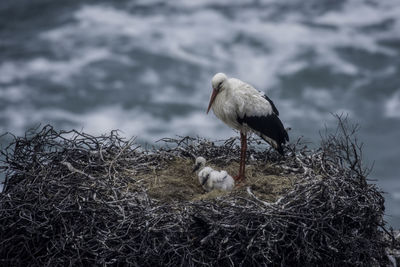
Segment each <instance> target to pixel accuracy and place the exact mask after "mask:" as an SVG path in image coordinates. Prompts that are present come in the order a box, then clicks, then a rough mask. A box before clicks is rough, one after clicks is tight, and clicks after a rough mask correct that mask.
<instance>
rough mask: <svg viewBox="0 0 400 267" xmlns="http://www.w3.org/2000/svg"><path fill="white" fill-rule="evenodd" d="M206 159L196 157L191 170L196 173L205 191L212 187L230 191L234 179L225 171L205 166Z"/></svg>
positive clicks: (210, 189)
mask: <svg viewBox="0 0 400 267" xmlns="http://www.w3.org/2000/svg"><path fill="white" fill-rule="evenodd" d="M205 164H206V159H205V158H203V157H197V158H196V162H195V165H194V167H193V172H195V171H197V170H200V171H199V173H198V178H199V183H200V184H201V186H202V187H203V188H204V190H206V191H207V192H209V191H212V190H214V189H219V190H223V191H230V190H232V189H233V187H234V186H235V180H234V179H233V178H232V176H230V175H229V174H228V173H227V172H226V171H216V170H214V169H213V168H211V167H205Z"/></svg>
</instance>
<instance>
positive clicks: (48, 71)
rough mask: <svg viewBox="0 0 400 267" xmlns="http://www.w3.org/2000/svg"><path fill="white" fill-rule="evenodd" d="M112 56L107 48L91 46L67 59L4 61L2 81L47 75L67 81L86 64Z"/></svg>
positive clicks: (0, 79)
mask: <svg viewBox="0 0 400 267" xmlns="http://www.w3.org/2000/svg"><path fill="white" fill-rule="evenodd" d="M110 58H114V56H111V53H110V52H109V51H108V50H107V49H103V48H100V49H96V48H91V49H87V50H80V51H79V53H76V54H75V55H73V56H72V58H70V59H68V60H65V61H61V60H50V59H47V58H44V57H37V58H34V59H31V60H27V61H25V62H4V63H2V64H1V65H0V82H4V83H10V82H13V81H17V80H19V79H26V78H28V77H35V78H37V77H43V76H45V78H46V79H49V80H52V81H54V82H59V83H67V82H69V81H70V79H71V77H72V76H73V75H77V74H80V73H81V71H82V69H83V68H84V67H85V66H87V65H89V64H91V63H93V62H96V61H100V60H104V59H110Z"/></svg>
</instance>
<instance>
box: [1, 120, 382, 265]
mask: <svg viewBox="0 0 400 267" xmlns="http://www.w3.org/2000/svg"><path fill="white" fill-rule="evenodd" d="M355 131H356V127H351V126H348V125H346V120H345V119H343V118H340V117H339V126H338V129H337V131H336V132H335V133H332V134H325V135H324V136H323V137H322V142H321V146H320V148H318V149H316V150H309V149H308V148H307V146H306V145H304V143H302V142H301V141H298V142H296V143H294V144H290V145H289V146H287V148H286V151H287V153H286V154H287V156H286V157H285V158H282V157H280V156H279V155H278V154H277V153H276V152H274V151H272V150H269V149H263V148H262V147H260V146H259V145H257V142H258V141H257V140H252V141H251V142H250V145H249V151H248V158H249V161H248V170H249V173H248V176H250V178H249V179H250V181H252V182H249V183H248V184H244V185H242V186H240V187H239V188H238V189H235V190H234V192H232V193H228V194H226V193H225V194H223V193H221V194H215V195H212V196H209V197H199V195H202V194H203V195H204V192H203V191H202V190H201V187H200V186H199V185H198V184H196V180H195V179H193V178H191V177H186V178H183V179H180V178H179V177H178V176H187V175H189V176H190V175H192V174H191V173H190V171H188V170H186V169H185V167H183V166H188V168H189V169H190V167H191V164H192V162H193V158H194V157H195V156H198V155H202V156H204V157H206V158H207V159H209V160H210V163H211V164H212V165H213V166H215V167H220V168H225V167H226V166H230V164H231V166H233V167H235V166H237V159H238V155H239V148H238V145H237V142H236V141H235V139H230V140H226V141H219V142H210V141H207V140H204V139H201V138H189V137H185V138H179V139H165V140H163V141H164V142H166V144H165V143H164V144H163V145H162V147H161V148H158V149H157V148H152V149H144V148H142V147H140V146H139V145H137V144H136V143H135V142H134V140H128V141H127V140H124V139H122V138H121V137H120V136H119V135H118V133H117V132H115V131H114V132H111V134H110V135H107V136H100V137H95V136H91V135H88V134H85V133H82V132H77V131H69V132H65V131H56V130H54V129H53V128H52V127H51V126H45V127H44V128H42V129H41V130H36V131H33V132H30V133H27V134H26V135H25V136H24V137H14V141H13V142H12V143H11V144H10V145H9V146H8V147H7V148H5V149H3V150H2V151H1V153H2V157H3V160H2V165H0V168H2V169H3V170H4V173H5V174H6V184H5V190H4V192H3V193H2V194H0V263H1V264H2V265H27V264H29V265H39V266H56V265H70V266H76V265H93V264H97V265H100V264H102V265H104V264H131V265H135V266H149V265H154V266H158V265H164V266H178V265H183V266H194V265H196V266H199V265H213V266H215V265H221V266H226V265H238V266H239V265H243V266H254V265H255V266H258V265H287V266H290V265H297V266H306V265H308V266H310V265H324V266H326V265H342V264H344V265H353V266H354V265H371V264H373V263H374V264H376V265H379V264H385V263H386V257H385V247H386V243H385V241H384V238H383V233H382V229H383V230H384V221H383V219H382V218H383V212H384V199H383V197H382V195H381V192H379V191H378V190H377V188H376V187H375V186H374V185H373V184H369V183H367V180H366V176H367V174H368V171H369V170H368V169H365V168H364V167H363V166H362V164H361V162H362V158H361V145H360V144H359V143H358V142H357V140H356V138H355V137H354V132H355ZM232 164H233V165H232ZM235 164H236V165H235ZM257 166H258V167H257ZM266 166H267V167H266ZM233 167H232V168H233ZM252 168H253V171H251V169H252ZM260 168H261V169H260ZM235 170H236V169H235ZM257 170H261V174H260V173H259V172H257ZM166 173H167V174H168V175H166ZM171 173H172V174H174V173H176V175H171ZM252 173H253V174H252ZM263 175H264V176H265V177H266V178H265V179H266V180H268V181H275V182H262V179H261V178H262V177H263ZM166 176H168V177H170V179H171V180H170V181H166V180H165V179H167V178H165V177H166ZM268 176H271V177H272V178H271V177H270V178H271V179H272V180H271V179H269V178H268ZM177 177H178V178H177ZM276 177H280V178H281V179H280V180H282V181H285V182H282V186H280V187H279V190H274V189H273V187H274V186H276V184H279V183H278V182H276V181H277V179H276ZM185 179H186V182H185V181H184V180H185ZM278 180H279V179H278ZM183 183H187V184H191V186H189V187H184V186H183V185H182V184H183ZM268 187H272V188H268ZM174 190H175V191H174ZM163 191H164V193H163ZM171 192H172V193H171ZM179 192H180V194H179Z"/></svg>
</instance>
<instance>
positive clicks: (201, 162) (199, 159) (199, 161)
mask: <svg viewBox="0 0 400 267" xmlns="http://www.w3.org/2000/svg"><path fill="white" fill-rule="evenodd" d="M205 165H206V159H205V158H203V157H197V158H196V162H195V163H194V166H193V172H195V171H197V170H199V169H200V168H202V167H204V166H205Z"/></svg>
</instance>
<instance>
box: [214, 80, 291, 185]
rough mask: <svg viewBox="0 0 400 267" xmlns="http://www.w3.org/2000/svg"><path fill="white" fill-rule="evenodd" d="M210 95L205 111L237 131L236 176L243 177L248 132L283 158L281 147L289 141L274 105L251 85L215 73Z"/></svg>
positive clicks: (241, 178) (237, 178) (240, 178)
mask: <svg viewBox="0 0 400 267" xmlns="http://www.w3.org/2000/svg"><path fill="white" fill-rule="evenodd" d="M211 84H212V88H213V92H212V94H211V98H210V103H209V105H208V108H207V114H208V112H209V111H210V109H211V108H212V110H213V111H214V114H215V116H217V117H218V118H219V119H220V120H222V121H223V122H225V123H226V124H227V125H228V126H230V127H232V128H233V129H236V130H238V131H240V141H241V152H240V168H239V175H238V176H237V177H235V179H236V180H243V179H244V178H245V161H246V150H247V133H248V132H254V133H256V134H257V135H259V136H260V137H261V138H262V139H264V140H265V141H266V142H267V143H269V144H270V145H271V146H272V147H274V148H275V149H276V150H277V151H278V152H279V153H280V154H281V155H283V148H282V144H285V143H286V141H289V136H288V134H287V132H286V130H285V128H284V127H283V124H282V122H281V120H280V119H279V117H278V115H279V112H278V110H277V109H276V107H275V105H274V103H273V102H272V100H271V99H269V97H267V96H266V95H265V94H264V93H262V92H260V91H258V90H256V89H255V88H254V87H253V86H251V85H249V84H247V83H245V82H243V81H241V80H239V79H235V78H228V77H227V76H226V75H225V74H224V73H217V74H215V75H214V77H213V78H212V80H211Z"/></svg>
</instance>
